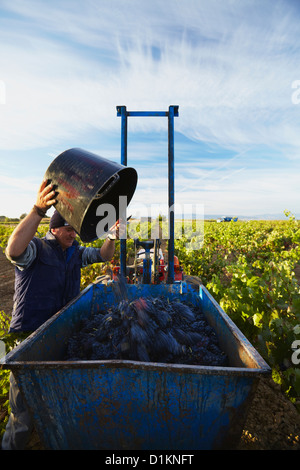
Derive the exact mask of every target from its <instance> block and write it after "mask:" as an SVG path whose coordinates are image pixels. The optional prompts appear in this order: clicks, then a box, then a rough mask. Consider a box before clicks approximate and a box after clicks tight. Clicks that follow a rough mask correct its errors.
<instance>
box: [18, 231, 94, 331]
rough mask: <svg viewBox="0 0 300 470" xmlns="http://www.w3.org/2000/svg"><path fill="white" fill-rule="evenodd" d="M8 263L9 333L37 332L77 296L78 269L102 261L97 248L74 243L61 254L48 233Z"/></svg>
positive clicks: (35, 240)
mask: <svg viewBox="0 0 300 470" xmlns="http://www.w3.org/2000/svg"><path fill="white" fill-rule="evenodd" d="M9 259H10V258H9ZM10 260H11V261H12V263H13V264H14V265H15V295H14V307H13V312H12V319H11V324H10V330H9V331H10V332H13V331H34V330H36V329H37V328H38V327H39V326H40V325H42V324H43V323H44V322H45V321H46V320H48V319H49V318H50V317H51V316H52V315H53V314H55V313H56V312H58V311H59V310H60V309H62V308H63V307H64V306H65V305H66V304H67V303H68V302H69V301H70V300H72V299H73V298H74V297H76V296H77V295H78V294H79V292H80V277H81V268H82V267H84V266H87V265H89V264H92V263H99V262H102V261H103V260H102V258H101V255H100V250H99V248H92V247H83V246H80V245H79V244H78V242H77V241H76V240H75V241H74V242H73V245H72V246H71V247H69V248H68V249H67V250H62V248H61V246H60V245H59V243H58V241H57V240H56V238H55V237H54V235H52V233H50V232H48V233H47V234H46V236H45V237H44V238H36V237H34V238H33V240H32V241H31V242H30V243H29V245H28V247H27V248H26V250H25V252H24V253H23V254H22V255H21V256H19V257H18V258H15V259H13V260H12V259H10Z"/></svg>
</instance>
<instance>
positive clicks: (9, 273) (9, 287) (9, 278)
mask: <svg viewBox="0 0 300 470" xmlns="http://www.w3.org/2000/svg"><path fill="white" fill-rule="evenodd" d="M13 292H14V268H13V267H12V265H11V264H10V263H9V261H8V260H7V259H6V257H5V255H4V254H3V253H2V251H1V250H0V299H1V304H0V311H1V310H4V312H5V313H6V314H10V312H11V310H12V299H13ZM28 449H32V450H38V449H43V447H42V445H41V443H40V441H39V437H38V435H37V434H36V433H34V434H33V436H32V439H31V441H30V443H29V445H28ZM238 449H239V450H300V414H299V413H298V412H297V410H296V408H295V406H294V405H293V404H292V403H291V402H290V401H289V400H288V399H287V397H286V396H285V395H284V394H283V393H282V391H281V389H280V387H279V386H278V385H276V384H275V383H274V382H273V381H272V379H270V378H263V379H260V381H259V385H258V387H257V390H256V393H255V396H254V398H253V401H252V404H251V406H250V409H249V412H248V416H247V419H246V422H245V426H244V430H243V434H242V437H241V440H240V443H239V445H238Z"/></svg>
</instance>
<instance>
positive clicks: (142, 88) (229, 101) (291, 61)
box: [0, 0, 300, 217]
mask: <svg viewBox="0 0 300 470" xmlns="http://www.w3.org/2000/svg"><path fill="white" fill-rule="evenodd" d="M299 23H300V2H299V1H296V0H294V1H292V0H284V1H278V0H263V1H261V0H259V1H257V0H251V1H250V0H243V1H242V0H239V1H238V0H184V1H180V0H172V1H170V0H151V1H146V0H126V1H124V0H84V1H83V0H59V1H58V0H53V1H51V2H47V1H45V0H44V1H43V0H13V1H11V0H9V1H7V0H0V59H1V60H0V136H1V137H0V215H7V216H10V217H18V216H19V215H20V214H22V213H23V212H28V211H29V210H30V208H31V207H32V205H33V204H34V203H35V199H36V192H37V189H38V187H39V184H40V182H41V180H42V178H43V175H44V173H45V171H46V169H47V168H48V166H49V165H50V163H51V161H52V160H53V159H54V158H55V157H56V156H57V155H58V154H59V153H60V152H61V151H63V150H66V149H68V148H72V147H82V148H84V149H87V150H90V151H94V152H95V153H98V154H99V155H102V156H103V157H106V158H110V159H112V160H116V161H118V162H119V161H120V126H121V121H120V118H119V117H117V113H116V106H117V105H126V106H127V109H128V110H131V111H133V110H142V111H143V110H154V111H159V110H163V111H164V110H167V109H168V107H169V105H173V104H174V105H179V117H177V118H175V130H176V133H175V162H176V167H175V190H176V196H175V201H176V203H178V204H179V205H183V204H201V205H203V208H204V213H205V214H221V215H240V214H243V215H246V216H251V215H254V214H265V213H283V211H284V210H285V209H287V210H290V211H292V212H293V213H300V207H299V201H300V184H299V174H300V172H299V170H300V69H299V57H300V33H299ZM298 81H299V82H298ZM128 132H129V134H128V164H129V165H130V166H134V167H135V168H136V169H137V171H138V174H139V183H138V188H137V190H136V193H135V196H134V199H133V201H132V204H131V210H132V212H133V213H134V211H135V210H138V207H140V206H142V205H149V204H150V203H153V204H159V203H162V202H165V203H166V202H167V180H166V177H167V119H166V118H129V129H128Z"/></svg>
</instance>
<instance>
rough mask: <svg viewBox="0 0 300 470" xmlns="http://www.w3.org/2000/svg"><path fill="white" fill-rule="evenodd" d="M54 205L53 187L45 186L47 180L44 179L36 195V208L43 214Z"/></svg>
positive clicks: (50, 185)
mask: <svg viewBox="0 0 300 470" xmlns="http://www.w3.org/2000/svg"><path fill="white" fill-rule="evenodd" d="M55 203H56V199H55V191H54V190H53V185H52V184H51V183H50V184H47V180H46V179H44V180H43V182H42V184H41V186H40V188H39V190H38V194H37V200H36V206H37V207H38V208H39V209H41V211H43V212H45V213H46V212H47V210H48V209H49V207H51V206H52V205H53V204H55Z"/></svg>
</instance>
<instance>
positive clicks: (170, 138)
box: [167, 106, 175, 284]
mask: <svg viewBox="0 0 300 470" xmlns="http://www.w3.org/2000/svg"><path fill="white" fill-rule="evenodd" d="M168 204H169V242H168V279H167V282H168V284H173V283H174V209H175V208H174V106H169V114H168Z"/></svg>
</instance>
